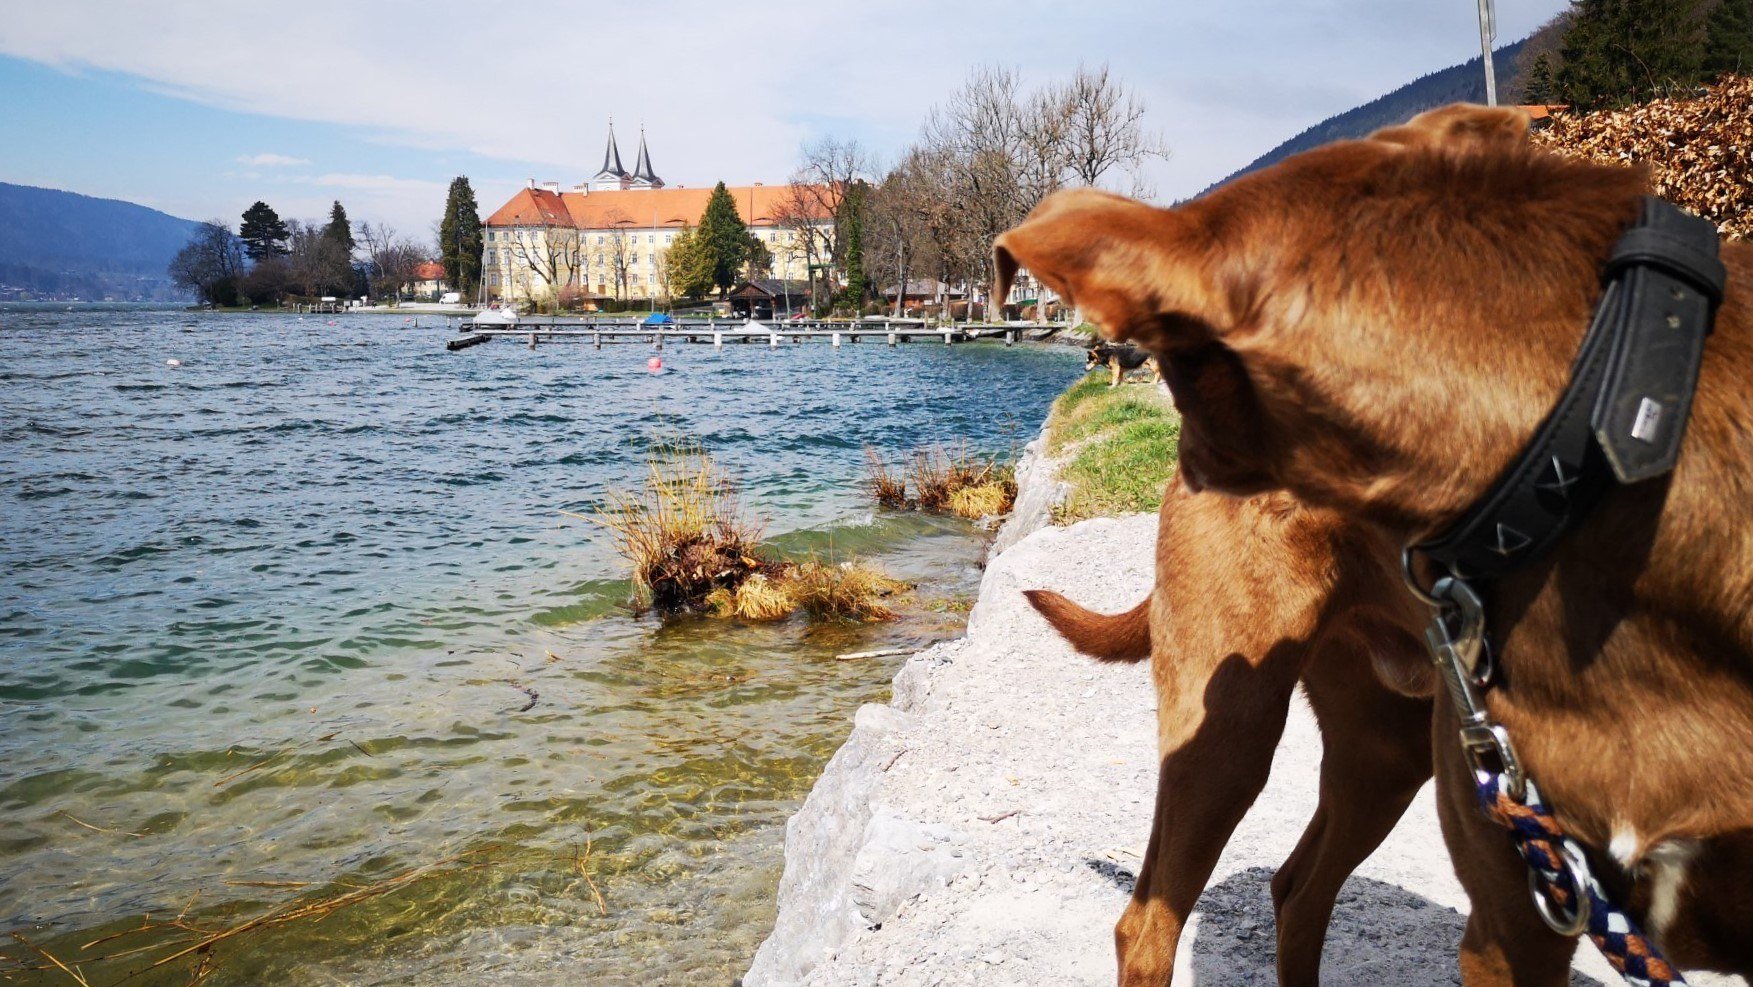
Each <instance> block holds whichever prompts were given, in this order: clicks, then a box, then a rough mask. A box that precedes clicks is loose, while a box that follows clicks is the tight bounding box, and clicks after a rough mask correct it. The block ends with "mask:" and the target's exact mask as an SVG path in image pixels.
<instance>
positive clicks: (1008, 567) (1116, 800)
mask: <svg viewBox="0 0 1753 987" xmlns="http://www.w3.org/2000/svg"><path fill="white" fill-rule="evenodd" d="M1042 446H1043V443H1042V442H1041V441H1040V440H1038V439H1037V440H1036V441H1035V442H1034V443H1031V444H1030V446H1029V449H1028V450H1027V451H1026V453H1025V457H1024V460H1023V461H1022V462H1021V463H1019V468H1018V483H1019V496H1018V501H1017V508H1016V510H1015V512H1014V513H1013V515H1012V517H1011V518H1010V520H1009V521H1007V522H1006V524H1005V526H1004V527H1003V528H1002V529H1001V530H1000V532H999V534H998V536H997V539H996V540H995V542H994V545H993V557H992V559H991V562H990V564H989V566H988V568H987V571H986V575H985V577H984V579H983V581H982V583H981V587H980V595H979V600H978V602H977V603H976V605H975V607H974V611H973V613H972V614H971V615H970V618H969V622H968V630H967V634H966V636H965V637H963V638H961V639H958V640H956V641H951V642H946V643H944V644H939V645H936V646H934V647H932V648H930V649H928V650H926V651H923V652H920V653H919V654H916V655H914V656H913V657H912V658H910V659H909V660H908V661H907V662H906V664H905V665H903V667H902V668H901V670H900V671H899V673H898V674H897V675H896V676H895V681H894V695H893V699H892V701H891V702H890V703H889V704H888V705H876V704H871V705H867V706H865V707H863V708H861V709H860V710H859V711H858V713H857V716H856V717H855V720H854V728H853V731H852V734H851V736H850V737H849V738H848V739H847V741H846V743H845V745H844V746H843V747H841V749H840V750H839V752H838V753H836V754H835V755H834V757H833V759H832V760H831V761H830V762H829V763H828V766H827V768H826V769H825V770H824V771H823V774H822V777H821V778H820V779H819V780H818V781H817V783H816V785H815V787H814V789H813V790H812V791H811V792H810V795H809V797H808V798H807V799H806V801H805V802H804V805H803V807H802V808H801V809H800V810H799V811H798V812H797V813H796V815H794V816H793V817H792V819H791V820H790V821H789V822H788V823H787V825H786V839H785V872H784V876H783V877H782V879H781V881H780V886H779V909H778V918H777V920H776V922H775V925H774V929H773V931H772V933H771V934H770V935H769V936H768V938H767V939H766V941H765V942H763V943H762V945H761V947H760V949H759V951H758V952H757V953H756V954H755V957H754V961H753V963H752V965H751V966H750V968H749V971H748V973H747V974H746V975H745V976H744V978H743V981H742V982H743V983H744V984H745V985H747V987H782V985H794V984H798V985H830V984H833V985H840V984H858V985H867V984H868V985H875V984H907V985H912V984H918V985H932V984H964V983H969V984H971V983H994V982H996V983H1005V984H1036V983H1039V984H1055V985H1059V984H1112V983H1113V982H1114V976H1115V964H1114V958H1113V946H1112V942H1113V939H1112V928H1113V924H1114V921H1115V920H1116V919H1117V918H1118V917H1119V915H1120V912H1121V909H1122V908H1124V906H1125V903H1126V899H1127V896H1128V894H1129V893H1130V891H1131V883H1132V879H1133V876H1134V875H1135V874H1136V872H1137V869H1138V866H1139V864H1140V862H1141V859H1142V855H1143V852H1144V844H1145V841H1146V839H1147V838H1148V835H1149V826H1150V816H1151V807H1152V804H1153V796H1154V793H1155V787H1156V765H1155V759H1156V751H1155V734H1156V729H1155V696H1154V694H1153V693H1152V690H1151V687H1150V684H1149V677H1148V671H1147V668H1146V666H1144V665H1134V666H1099V665H1096V664H1095V663H1093V662H1089V661H1087V660H1084V659H1082V658H1080V657H1078V656H1077V655H1075V654H1073V653H1072V652H1071V651H1070V649H1069V648H1068V647H1066V645H1065V644H1064V643H1063V642H1061V641H1060V640H1059V639H1058V638H1057V637H1056V636H1055V635H1053V633H1052V632H1051V631H1050V630H1049V629H1048V628H1047V626H1046V624H1045V623H1044V622H1043V621H1041V620H1040V619H1039V618H1038V617H1037V616H1036V615H1035V614H1034V612H1033V611H1032V610H1031V609H1030V608H1029V607H1028V605H1027V603H1026V602H1025V601H1024V599H1023V597H1022V594H1021V591H1022V590H1024V589H1032V588H1037V587H1041V588H1049V589H1057V590H1060V591H1062V592H1065V593H1068V594H1070V595H1071V596H1073V597H1074V598H1075V599H1077V600H1078V601H1079V602H1081V603H1084V604H1086V605H1089V606H1092V607H1095V608H1097V609H1102V610H1106V611H1115V610H1120V609H1123V608H1125V607H1127V606H1129V605H1131V604H1132V603H1135V602H1136V601H1137V600H1138V599H1139V597H1141V596H1142V595H1143V594H1144V593H1145V592H1146V591H1147V590H1148V587H1149V585H1150V582H1151V578H1152V567H1153V545H1154V539H1155V532H1156V518H1155V517H1154V516H1153V515H1133V516H1130V517H1123V518H1098V519H1095V520H1090V521H1084V522H1081V523H1079V524H1076V525H1073V526H1071V527H1068V528H1055V527H1051V526H1050V518H1051V513H1052V507H1053V505H1054V503H1055V502H1056V500H1057V498H1058V497H1060V496H1062V491H1063V488H1062V487H1061V485H1060V484H1059V482H1058V480H1057V479H1056V477H1055V464H1054V463H1052V462H1051V461H1049V460H1046V459H1044V458H1043V457H1042V455H1041V449H1042ZM1320 756H1321V746H1320V735H1319V732H1318V730H1317V728H1316V726H1315V723H1314V719H1313V717H1312V716H1311V715H1310V714H1309V712H1308V708H1307V706H1306V704H1305V703H1303V702H1302V700H1301V698H1300V697H1299V698H1298V699H1297V701H1296V702H1295V704H1294V706H1293V708H1292V711H1291V716H1290V720H1289V722H1288V723H1287V724H1286V728H1285V733H1284V739H1283V741H1282V742H1281V743H1280V745H1279V749H1278V753H1277V755H1276V758H1275V760H1274V763H1273V772H1272V780H1271V782H1270V783H1269V784H1268V785H1267V788H1266V790H1265V791H1264V792H1263V793H1262V794H1261V796H1260V799H1259V800H1258V801H1257V802H1256V804H1255V805H1254V808H1253V810H1252V811H1251V812H1250V813H1249V815H1248V817H1247V819H1245V820H1244V821H1243V823H1242V825H1241V826H1240V827H1239V828H1238V829H1237V831H1236V833H1235V836H1234V837H1233V838H1232V839H1231V841H1230V843H1229V846H1228V848H1227V849H1226V850H1225V852H1224V855H1223V857H1222V859H1221V860H1220V861H1219V863H1218V866H1217V869H1216V871H1215V872H1214V874H1213V876H1212V879H1211V881H1210V883H1209V884H1208V886H1207V890H1206V893H1205V895H1204V897H1203V898H1201V900H1200V906H1199V910H1198V911H1197V912H1196V913H1195V915H1194V918H1193V922H1192V924H1191V925H1190V927H1189V929H1188V933H1187V936H1186V939H1185V941H1184V943H1183V945H1182V949H1181V951H1180V955H1179V960H1178V962H1177V976H1176V982H1177V983H1214V984H1215V983H1222V984H1262V985H1265V984H1275V983H1276V982H1277V978H1276V975H1275V972H1274V969H1273V936H1274V928H1273V918H1272V907H1271V897H1270V892H1269V890H1268V882H1269V881H1270V879H1271V874H1272V871H1273V869H1274V868H1276V867H1277V865H1278V864H1279V863H1280V862H1282V861H1283V859H1284V858H1285V857H1286V856H1287V855H1288V854H1289V853H1290V850H1291V848H1292V847H1293V846H1294V845H1295V843H1296V840H1297V838H1298V837H1299V836H1300V835H1301V833H1302V829H1303V826H1304V825H1305V824H1306V823H1307V821H1308V819H1309V817H1310V815H1311V814H1312V813H1313V811H1314V807H1315V801H1316V795H1317V784H1316V783H1317V780H1318V769H1319V763H1320ZM1465 908H1466V899H1465V896H1464V895H1463V894H1462V891H1461V888H1460V886H1459V884H1458V883H1457V882H1456V881H1455V879H1454V876H1453V872H1452V871H1451V869H1450V866H1449V862H1448V858H1447V855H1446V852H1445V851H1444V849H1443V845H1442V840H1441V835H1440V833H1439V831H1438V829H1437V820H1436V813H1435V808H1434V805H1433V803H1432V800H1431V793H1430V789H1429V786H1428V785H1427V786H1426V789H1425V790H1424V791H1423V792H1422V793H1421V794H1420V795H1419V797H1418V799H1417V800H1416V801H1415V802H1414V804H1413V806H1412V808H1411V809H1410V810H1409V811H1408V812H1407V814H1406V816H1405V817H1404V818H1403V819H1402V820H1401V821H1400V824H1399V825H1398V826H1397V827H1396V828H1395V830H1394V831H1393V833H1392V834H1391V835H1390V836H1389V837H1388V839H1387V841H1386V842H1385V843H1384V844H1383V846H1382V848H1381V849H1379V850H1378V851H1377V852H1376V854H1375V855H1374V856H1372V857H1371V858H1370V859H1369V860H1368V861H1366V862H1365V863H1364V865H1363V866H1362V867H1361V868H1359V870H1358V872H1357V874H1356V875H1354V876H1353V878H1352V880H1351V881H1350V882H1349V883H1348V884H1347V885H1346V888H1345V890H1344V892H1343V893H1342V894H1341V897H1340V901H1339V905H1338V907H1337V909H1336V911H1335V915H1334V920H1333V925H1332V929H1331V931H1330V932H1329V934H1328V941H1327V951H1326V963H1325V968H1324V978H1323V979H1324V980H1326V981H1327V982H1329V983H1336V984H1337V983H1345V984H1354V983H1378V984H1406V985H1438V984H1441V985H1447V984H1454V983H1459V976H1458V972H1457V969H1456V964H1455V949H1456V945H1457V943H1458V942H1459V940H1460V935H1461V928H1462V924H1463V922H1464V918H1463V915H1462V911H1461V910H1464V909H1465ZM1577 957H1578V962H1577V970H1578V972H1577V973H1576V975H1575V976H1574V977H1573V981H1572V982H1573V984H1585V985H1586V984H1613V983H1617V982H1618V978H1617V977H1616V976H1615V975H1614V974H1612V973H1611V971H1610V969H1609V968H1608V967H1607V965H1606V964H1605V963H1604V962H1603V961H1602V960H1601V959H1600V957H1599V956H1597V955H1595V953H1594V951H1593V950H1592V949H1591V948H1590V947H1588V946H1587V945H1586V944H1585V945H1584V947H1583V948H1581V949H1579V950H1578V953H1577ZM1693 982H1694V983H1698V984H1736V983H1741V981H1740V980H1738V979H1734V978H1726V979H1725V978H1699V977H1694V978H1693Z"/></svg>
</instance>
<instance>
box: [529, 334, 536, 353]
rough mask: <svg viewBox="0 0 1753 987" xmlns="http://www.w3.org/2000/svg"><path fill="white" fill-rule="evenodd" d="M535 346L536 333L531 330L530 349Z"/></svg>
mask: <svg viewBox="0 0 1753 987" xmlns="http://www.w3.org/2000/svg"><path fill="white" fill-rule="evenodd" d="M535 348H536V334H535V333H533V332H532V333H530V349H532V350H533V349H535Z"/></svg>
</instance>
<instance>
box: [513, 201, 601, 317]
mask: <svg viewBox="0 0 1753 987" xmlns="http://www.w3.org/2000/svg"><path fill="white" fill-rule="evenodd" d="M534 220H535V221H534V222H533V223H525V224H523V225H520V226H516V227H512V228H510V229H507V230H503V231H501V233H500V237H501V239H502V240H503V241H505V242H506V244H507V250H508V251H509V253H510V254H511V257H512V259H513V260H515V261H516V262H517V265H518V267H519V269H520V270H519V272H518V273H519V275H520V280H522V282H523V284H524V291H525V293H526V294H528V295H529V296H530V297H531V300H532V301H533V300H536V299H537V298H538V296H540V297H543V298H545V299H546V300H548V301H549V302H550V303H552V302H553V301H555V300H556V299H557V298H558V296H559V291H560V288H561V286H563V285H565V284H567V283H569V282H570V281H572V280H573V278H575V277H577V276H578V271H579V267H580V266H581V264H582V262H583V256H584V252H583V247H582V245H581V242H580V239H579V234H578V230H576V229H574V228H573V227H572V226H571V225H569V224H564V225H563V224H561V223H560V222H559V221H558V220H557V219H554V218H551V217H549V216H548V215H547V213H546V212H539V213H538V215H536V216H535V217H534ZM507 234H509V236H508V235H507Z"/></svg>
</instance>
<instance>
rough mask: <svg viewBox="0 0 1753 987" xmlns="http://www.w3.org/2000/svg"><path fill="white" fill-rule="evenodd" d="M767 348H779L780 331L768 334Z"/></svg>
mask: <svg viewBox="0 0 1753 987" xmlns="http://www.w3.org/2000/svg"><path fill="white" fill-rule="evenodd" d="M767 348H768V349H770V350H776V349H778V348H779V334H778V333H776V332H770V333H768V334H767Z"/></svg>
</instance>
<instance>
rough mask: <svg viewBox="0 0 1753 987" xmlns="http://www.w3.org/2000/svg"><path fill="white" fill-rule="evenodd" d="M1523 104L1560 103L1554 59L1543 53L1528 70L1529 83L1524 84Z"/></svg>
mask: <svg viewBox="0 0 1753 987" xmlns="http://www.w3.org/2000/svg"><path fill="white" fill-rule="evenodd" d="M1522 102H1523V103H1533V104H1538V105H1542V106H1544V105H1549V104H1552V103H1556V102H1558V84H1557V83H1556V82H1555V81H1554V79H1553V77H1552V58H1551V56H1549V55H1548V54H1547V53H1546V52H1541V53H1540V54H1539V55H1538V56H1536V57H1535V59H1534V64H1533V66H1532V67H1530V68H1529V69H1528V81H1527V82H1525V83H1523V84H1522Z"/></svg>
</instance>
